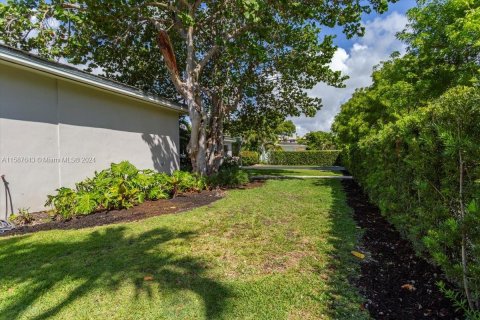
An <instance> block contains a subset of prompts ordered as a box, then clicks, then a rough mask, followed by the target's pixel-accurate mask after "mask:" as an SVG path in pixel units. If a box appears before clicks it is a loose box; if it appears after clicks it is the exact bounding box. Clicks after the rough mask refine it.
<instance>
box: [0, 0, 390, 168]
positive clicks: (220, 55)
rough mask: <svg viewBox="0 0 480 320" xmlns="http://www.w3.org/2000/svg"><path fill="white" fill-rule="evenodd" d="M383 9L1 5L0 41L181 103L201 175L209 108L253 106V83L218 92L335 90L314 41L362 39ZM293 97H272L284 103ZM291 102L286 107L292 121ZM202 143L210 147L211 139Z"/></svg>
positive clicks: (193, 0)
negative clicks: (324, 30)
mask: <svg viewBox="0 0 480 320" xmlns="http://www.w3.org/2000/svg"><path fill="white" fill-rule="evenodd" d="M364 3H366V4H364ZM386 7H387V0H370V1H368V2H364V1H359V0H345V1H336V0H327V1H325V0H308V1H307V0H304V1H295V2H292V1H286V0H283V1H273V0H224V1H201V0H175V1H173V0H172V1H141V0H136V1H129V2H123V1H122V2H119V1H105V0H103V1H102V0H100V1H93V0H79V1H77V0H74V1H70V2H67V1H64V0H51V1H44V0H40V1H34V0H22V1H20V0H10V1H8V3H7V5H3V4H2V5H1V7H0V30H1V31H0V39H1V40H2V41H3V42H5V43H6V44H9V45H13V46H16V47H20V48H22V49H26V50H32V49H36V50H38V52H39V53H40V54H41V55H44V56H47V57H50V58H54V57H64V58H67V59H68V60H69V61H70V62H72V63H83V64H87V65H88V68H90V69H92V68H95V67H101V68H102V69H103V70H104V71H105V73H106V75H107V76H108V75H110V76H113V77H120V78H123V79H124V80H125V82H127V83H130V84H140V86H141V87H142V88H144V89H145V88H147V89H150V90H154V91H157V92H160V93H161V94H164V91H165V92H168V93H170V95H176V98H177V99H180V98H181V99H183V100H184V101H185V103H186V105H187V106H188V111H189V117H190V121H191V125H192V131H191V137H190V142H189V146H188V152H189V156H190V158H191V161H192V166H193V169H194V171H196V172H199V173H202V174H205V173H207V172H208V171H209V170H208V166H209V162H208V152H209V151H208V137H207V134H208V131H211V132H213V133H215V134H216V135H217V136H218V135H219V134H218V133H219V132H220V131H221V130H222V125H223V121H224V117H223V116H219V115H218V114H217V113H216V112H215V108H217V109H218V108H226V109H227V107H226V106H225V102H226V100H228V99H229V98H230V101H229V106H228V112H231V111H232V109H236V108H238V107H239V106H249V105H251V104H255V102H254V98H253V97H255V92H251V91H250V92H249V90H252V89H253V90H255V86H254V85H252V86H247V87H248V88H245V90H244V89H242V90H238V91H236V92H234V91H235V90H233V91H232V90H231V89H232V88H226V87H225V86H224V85H221V84H225V83H227V84H229V85H230V84H232V85H233V84H235V83H236V81H239V80H241V79H242V78H246V79H250V80H252V79H253V80H257V79H261V81H263V82H261V84H267V83H268V81H267V80H269V79H270V80H271V79H277V82H278V83H281V86H282V88H283V86H284V85H287V86H286V88H301V89H309V88H311V87H313V86H314V85H315V84H316V83H318V82H326V83H328V84H330V85H337V86H339V85H341V80H342V77H341V75H340V73H338V72H333V71H332V70H331V69H330V68H329V67H328V63H329V62H330V60H331V58H332V56H333V53H334V50H335V47H334V46H333V44H332V39H331V37H325V38H320V36H319V35H320V27H321V26H324V25H325V26H329V27H333V26H335V25H337V24H338V25H342V26H343V27H344V31H345V33H346V34H347V36H352V35H356V34H361V33H362V32H363V28H362V27H361V25H360V17H361V14H362V13H363V12H370V10H371V9H372V8H373V9H375V10H377V11H384V10H385V9H386ZM160 56H161V57H162V58H163V64H161V63H159V61H160V60H161V59H159V57H160ZM207 69H208V70H209V72H208V73H207V72H206V70H207ZM142 71H143V73H142ZM239 71H240V72H241V74H242V75H246V77H242V76H237V75H236V73H237V72H239ZM119 75H120V76H119ZM166 75H168V77H169V79H170V81H169V82H168V81H165V79H166ZM222 76H224V77H225V79H226V80H227V81H224V82H222V81H219V79H221V77H222ZM127 78H128V79H127ZM248 83H249V84H253V83H254V81H250V82H248ZM169 84H170V85H172V86H171V87H174V88H175V90H176V92H175V93H172V91H171V87H170V86H169ZM219 84H220V85H219ZM281 86H280V85H279V86H275V87H274V89H278V88H279V87H281ZM262 87H263V88H268V87H269V85H268V84H267V85H265V86H263V85H262ZM225 90H231V91H230V92H228V91H227V94H225ZM302 92H303V96H305V94H304V91H298V90H297V91H294V92H293V93H292V92H289V91H288V90H285V89H282V90H281V91H278V92H275V95H276V96H282V95H283V99H284V100H285V101H291V100H292V99H291V98H289V97H295V96H296V95H302ZM231 98H233V99H231ZM208 102H210V103H208ZM292 103H293V104H292V105H290V106H288V108H290V109H292V108H293V109H295V110H294V113H298V110H297V108H296V106H297V105H296V102H295V101H292ZM223 111H225V110H223ZM211 140H212V143H213V144H214V145H216V146H215V148H213V149H218V139H211ZM213 140H216V142H214V141H213ZM220 149H221V148H220ZM214 158H215V157H214ZM214 162H215V161H212V163H210V165H213V163H214Z"/></svg>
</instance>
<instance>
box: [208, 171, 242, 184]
mask: <svg viewBox="0 0 480 320" xmlns="http://www.w3.org/2000/svg"><path fill="white" fill-rule="evenodd" d="M248 182H249V178H248V174H247V173H246V172H245V171H243V170H240V169H239V168H235V167H229V168H222V169H220V170H219V171H218V173H216V174H213V175H211V176H210V177H208V185H209V186H211V187H228V188H234V187H239V186H242V185H245V184H247V183H248Z"/></svg>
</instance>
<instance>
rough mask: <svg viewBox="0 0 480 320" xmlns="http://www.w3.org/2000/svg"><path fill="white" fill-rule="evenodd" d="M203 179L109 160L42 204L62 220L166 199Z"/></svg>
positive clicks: (203, 184)
mask: <svg viewBox="0 0 480 320" xmlns="http://www.w3.org/2000/svg"><path fill="white" fill-rule="evenodd" d="M205 187H206V181H205V178H203V177H200V176H197V175H195V174H191V173H188V172H183V171H174V172H173V174H172V175H171V176H169V175H167V174H165V173H158V172H155V171H153V170H138V169H137V168H136V167H135V166H134V165H132V164H131V163H129V162H128V161H122V162H120V163H118V164H116V163H112V164H111V165H110V168H108V169H105V170H102V171H100V172H95V175H94V177H93V178H87V179H85V180H84V181H81V182H79V183H77V184H76V185H75V188H74V189H72V188H65V187H62V188H59V189H57V190H56V191H57V193H56V194H55V195H49V196H48V199H47V202H46V203H45V205H46V206H52V207H53V208H54V212H55V213H56V214H58V215H60V216H62V217H63V218H65V219H69V218H71V217H72V216H74V215H87V214H90V213H92V212H94V211H96V210H102V209H107V210H111V209H124V208H130V207H133V206H134V205H137V204H139V203H142V202H144V201H145V200H158V199H166V198H169V197H170V196H176V195H177V194H178V193H180V192H186V191H201V190H203V189H205Z"/></svg>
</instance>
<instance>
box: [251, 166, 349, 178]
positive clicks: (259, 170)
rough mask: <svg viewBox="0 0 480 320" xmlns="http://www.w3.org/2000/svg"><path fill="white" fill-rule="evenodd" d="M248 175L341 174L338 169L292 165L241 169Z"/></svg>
mask: <svg viewBox="0 0 480 320" xmlns="http://www.w3.org/2000/svg"><path fill="white" fill-rule="evenodd" d="M243 170H244V171H246V172H247V173H248V174H249V175H250V176H263V175H268V176H341V175H342V173H341V172H340V171H331V170H319V169H313V168H312V169H296V168H294V167H289V168H288V169H284V168H281V169H280V168H278V169H277V168H275V169H272V168H254V169H253V168H252V169H251V168H248V169H243Z"/></svg>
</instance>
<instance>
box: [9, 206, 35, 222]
mask: <svg viewBox="0 0 480 320" xmlns="http://www.w3.org/2000/svg"><path fill="white" fill-rule="evenodd" d="M29 210H30V209H29V208H20V209H18V213H16V214H12V215H11V216H10V217H9V220H10V221H11V222H13V223H15V224H18V225H23V224H29V223H31V222H33V220H34V219H33V216H32V214H31V213H30V211H29Z"/></svg>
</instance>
